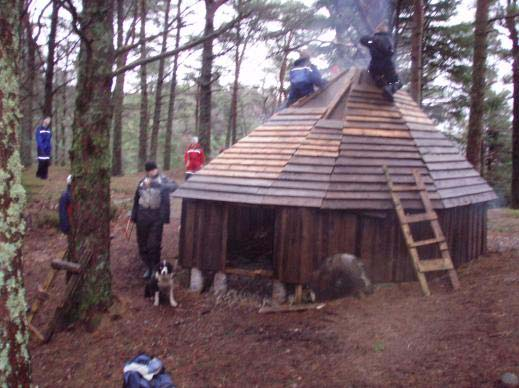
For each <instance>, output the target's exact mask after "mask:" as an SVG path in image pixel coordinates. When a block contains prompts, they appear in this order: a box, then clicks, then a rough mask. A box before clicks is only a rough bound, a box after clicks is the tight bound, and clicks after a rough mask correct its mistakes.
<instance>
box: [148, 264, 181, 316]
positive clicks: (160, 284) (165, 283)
mask: <svg viewBox="0 0 519 388" xmlns="http://www.w3.org/2000/svg"><path fill="white" fill-rule="evenodd" d="M161 293H162V294H163V295H168V296H169V304H170V305H171V306H172V307H177V306H178V303H177V302H176V301H175V296H174V295H173V266H172V265H171V264H170V263H168V262H167V261H165V260H163V261H161V262H160V263H159V264H158V266H157V268H156V270H155V272H154V274H153V276H152V277H151V279H150V281H149V283H148V284H146V288H145V289H144V296H145V297H146V298H151V297H153V298H154V301H153V305H154V306H158V305H159V303H160V294H161Z"/></svg>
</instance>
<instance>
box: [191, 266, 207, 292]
mask: <svg viewBox="0 0 519 388" xmlns="http://www.w3.org/2000/svg"><path fill="white" fill-rule="evenodd" d="M189 289H190V290H191V291H193V292H197V293H201V292H202V290H203V289H204V275H203V273H202V271H200V270H199V269H198V268H196V267H193V268H191V278H190V281H189Z"/></svg>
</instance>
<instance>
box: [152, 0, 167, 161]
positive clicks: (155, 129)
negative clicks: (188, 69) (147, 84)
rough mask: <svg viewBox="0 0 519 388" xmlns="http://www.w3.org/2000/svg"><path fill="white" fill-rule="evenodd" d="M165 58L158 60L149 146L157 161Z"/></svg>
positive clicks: (163, 45) (163, 33)
mask: <svg viewBox="0 0 519 388" xmlns="http://www.w3.org/2000/svg"><path fill="white" fill-rule="evenodd" d="M165 1H166V11H165V13H164V31H163V32H162V47H161V50H160V53H161V54H164V53H165V52H166V49H167V43H168V30H169V29H168V24H169V9H170V7H171V0H165ZM165 62H166V58H165V57H162V58H161V59H160V60H159V74H158V78H157V87H156V88H155V109H154V111H153V123H152V126H151V144H150V159H153V160H156V159H157V149H158V146H159V144H158V141H159V128H160V113H161V110H162V86H163V85H164V65H165Z"/></svg>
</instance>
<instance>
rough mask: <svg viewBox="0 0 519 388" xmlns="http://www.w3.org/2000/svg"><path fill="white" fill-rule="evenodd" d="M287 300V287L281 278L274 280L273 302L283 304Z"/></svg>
mask: <svg viewBox="0 0 519 388" xmlns="http://www.w3.org/2000/svg"><path fill="white" fill-rule="evenodd" d="M286 300H287V289H286V287H285V285H284V284H283V283H282V282H280V281H279V280H273V281H272V302H273V303H275V304H276V303H277V304H283V303H285V302H286Z"/></svg>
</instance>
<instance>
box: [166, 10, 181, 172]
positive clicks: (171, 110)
mask: <svg viewBox="0 0 519 388" xmlns="http://www.w3.org/2000/svg"><path fill="white" fill-rule="evenodd" d="M176 23H177V29H176V35H175V50H178V48H179V47H180V31H181V30H182V0H178V1H177V21H176ZM178 57H179V54H178V53H177V54H175V56H174V57H173V70H172V71H171V84H170V89H169V105H168V117H167V121H166V138H165V141H164V166H163V169H164V170H166V171H167V170H169V169H171V141H172V137H173V119H174V117H175V99H176V94H177V71H178Z"/></svg>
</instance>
